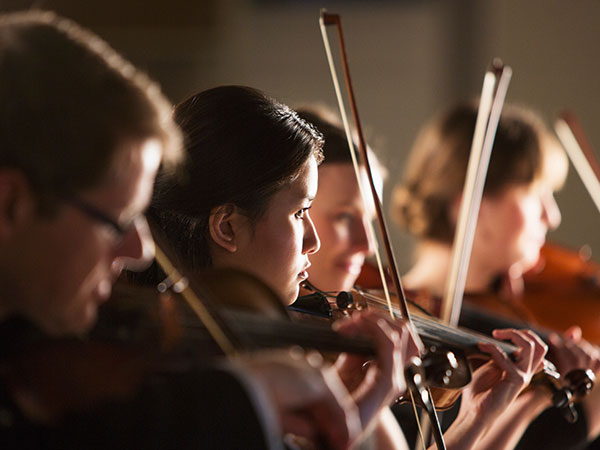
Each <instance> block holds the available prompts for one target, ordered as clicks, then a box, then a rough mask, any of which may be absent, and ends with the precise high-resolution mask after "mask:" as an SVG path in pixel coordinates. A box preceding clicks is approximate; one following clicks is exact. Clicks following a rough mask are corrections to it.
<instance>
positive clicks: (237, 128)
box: [149, 86, 323, 270]
mask: <svg viewBox="0 0 600 450" xmlns="http://www.w3.org/2000/svg"><path fill="white" fill-rule="evenodd" d="M174 117H175V122H176V123H177V124H178V125H179V126H180V127H181V129H182V131H183V134H184V145H185V147H186V149H187V161H186V164H185V165H184V167H183V173H182V174H180V177H179V178H178V179H174V178H173V177H163V176H159V178H158V180H157V183H156V185H155V191H154V196H153V200H152V203H151V206H150V211H149V215H150V218H151V219H153V220H155V221H156V222H157V223H158V225H159V227H160V228H161V229H162V232H163V233H164V234H165V235H166V238H167V240H168V241H169V242H170V244H171V245H172V246H173V247H174V251H175V253H176V257H177V259H178V260H179V263H180V264H183V265H184V266H185V267H187V268H188V269H190V270H195V269H198V268H202V267H207V266H210V265H211V257H210V250H209V239H210V236H209V234H208V221H209V217H210V214H211V211H212V210H213V209H214V208H215V207H218V206H220V205H224V204H232V205H235V206H236V207H238V208H239V209H240V210H241V211H242V212H243V213H244V214H246V215H247V216H248V217H249V218H250V219H251V220H252V221H256V220H257V219H258V218H260V216H261V215H262V214H263V212H264V211H265V209H266V207H267V205H268V203H269V201H270V199H271V197H272V196H273V195H274V194H275V193H276V192H277V191H279V190H280V189H281V188H283V187H284V186H285V185H287V184H288V183H290V182H292V181H293V180H294V179H295V178H296V177H297V176H298V174H299V172H300V171H301V169H302V168H303V166H304V164H305V163H306V162H307V161H308V159H309V158H310V157H315V158H316V160H317V162H318V163H320V162H321V160H322V154H321V148H322V146H323V139H322V136H321V135H320V133H319V132H318V131H317V130H316V129H315V128H314V127H313V126H312V125H311V124H309V123H308V122H306V121H304V120H303V119H301V118H300V117H299V116H298V115H297V114H296V112H294V111H292V110H291V109H290V108H288V107H287V106H285V105H283V104H281V103H279V102H277V101H276V100H274V99H272V98H269V97H267V96H265V95H264V94H263V93H262V92H260V91H258V90H256V89H252V88H249V87H244V86H222V87H217V88H214V89H209V90H207V91H204V92H201V93H199V94H196V95H193V96H191V97H190V98H188V99H187V100H185V101H183V102H182V103H180V104H179V105H177V107H176V108H175V114H174Z"/></svg>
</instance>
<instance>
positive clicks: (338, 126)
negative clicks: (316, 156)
mask: <svg viewBox="0 0 600 450" xmlns="http://www.w3.org/2000/svg"><path fill="white" fill-rule="evenodd" d="M296 112H297V113H298V115H299V116H300V117H302V118H303V119H304V120H306V121H307V122H310V123H311V124H313V125H314V126H315V127H316V128H317V130H319V132H320V133H321V134H322V135H323V139H324V140H325V145H324V146H323V156H324V159H323V164H335V163H348V164H352V157H351V156H350V151H349V149H348V139H347V137H346V133H345V132H344V128H343V126H342V122H341V121H340V120H339V119H338V117H337V116H336V115H335V114H334V113H333V112H331V111H330V110H329V109H328V108H325V107H322V106H302V107H299V108H297V109H296Z"/></svg>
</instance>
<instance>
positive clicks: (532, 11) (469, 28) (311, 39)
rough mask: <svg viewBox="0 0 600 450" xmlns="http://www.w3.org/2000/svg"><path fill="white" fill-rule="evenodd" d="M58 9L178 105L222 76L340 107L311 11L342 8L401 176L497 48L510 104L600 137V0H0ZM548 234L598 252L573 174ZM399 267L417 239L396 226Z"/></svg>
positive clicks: (596, 234)
mask: <svg viewBox="0 0 600 450" xmlns="http://www.w3.org/2000/svg"><path fill="white" fill-rule="evenodd" d="M32 6H36V7H41V8H45V9H53V10H55V11H57V12H59V13H61V14H63V15H66V16H68V17H71V18H73V19H75V20H76V21H78V22H80V23H82V24H84V25H86V26H88V27H89V28H91V29H92V30H94V31H95V32H97V33H98V34H100V35H101V36H103V37H104V38H105V39H106V40H108V41H109V42H110V43H111V44H112V45H113V46H114V47H116V48H117V49H118V50H119V51H120V52H121V53H123V54H124V55H125V56H126V57H128V58H129V59H130V60H132V61H133V62H134V63H135V64H137V65H138V66H140V67H142V68H143V69H144V70H146V71H147V72H148V73H149V74H150V75H151V76H152V77H153V78H155V79H157V80H158V81H159V82H160V83H161V85H162V86H163V89H164V91H165V92H166V94H167V96H168V97H169V98H170V99H171V100H172V101H173V102H178V101H180V100H181V99H183V98H184V97H185V96H186V95H188V94H190V93H192V92H194V91H197V90H201V89H205V88H209V87H213V86H215V85H219V84H229V83H236V84H247V85H251V86H254V87H258V88H260V89H263V90H264V91H266V92H267V93H268V94H271V95H273V96H274V97H276V98H278V99H280V100H282V101H283V102H286V103H289V104H292V105H293V104H297V103H305V102H312V101H320V102H324V103H327V104H330V105H332V106H334V105H335V98H334V96H333V89H332V85H331V80H330V77H329V73H328V69H327V64H326V59H325V54H324V51H323V46H322V43H321V36H320V32H319V28H318V22H317V21H318V16H319V8H320V7H323V6H325V7H327V8H328V9H329V11H330V12H338V13H340V14H341V15H342V19H343V23H344V31H345V34H346V45H347V49H348V52H349V58H350V64H351V70H352V73H353V80H354V84H355V91H356V96H357V100H358V104H359V107H360V111H361V115H362V120H363V125H364V126H365V128H366V130H367V136H368V141H369V142H370V144H371V146H373V147H374V148H375V149H376V151H377V152H378V153H379V154H380V155H381V157H382V160H383V161H384V163H385V164H386V166H387V167H388V169H389V172H390V179H389V182H388V188H387V189H386V192H385V195H384V202H386V201H387V199H388V195H389V190H390V189H389V187H390V186H391V185H392V184H393V183H394V181H395V180H397V179H398V177H399V176H400V173H401V170H402V167H403V164H404V160H405V156H406V154H407V151H408V150H409V148H410V145H411V143H412V140H413V139H414V136H415V134H416V132H417V130H418V128H419V126H420V125H421V124H422V123H423V122H424V121H425V120H426V119H427V118H428V117H430V116H431V115H432V114H433V113H435V112H436V111H438V110H439V109H440V108H442V107H444V106H447V105H448V104H450V103H452V102H454V101H457V100H461V99H465V98H469V97H472V96H475V95H477V94H478V92H479V90H480V88H481V83H482V80H483V73H484V70H485V68H486V66H487V65H488V63H489V62H490V60H491V58H492V57H494V56H498V57H501V58H502V59H503V60H504V61H505V62H506V63H507V64H509V65H510V66H511V67H512V68H513V71H514V75H513V80H512V84H511V87H510V90H509V95H508V100H509V101H513V102H519V103H525V104H527V105H529V106H531V107H533V108H534V109H536V110H538V111H539V112H540V113H541V114H542V115H543V116H544V117H545V119H546V120H547V121H548V122H551V121H552V120H554V118H555V116H556V114H557V113H558V112H559V111H560V110H561V109H563V108H565V107H568V108H570V109H572V110H573V111H574V112H575V113H577V115H578V116H579V118H580V120H581V122H582V123H583V126H584V129H585V130H586V132H587V134H588V136H589V138H590V140H591V142H592V145H595V146H596V147H598V146H600V129H599V128H598V126H597V121H598V119H599V118H600V81H599V74H600V58H599V57H600V51H599V49H598V44H599V43H600V25H599V19H600V2H598V1H597V0H585V1H582V0H572V1H565V0H561V1H559V0H527V1H522V0H498V1H492V0H487V1H486V0H453V1H434V0H424V1H416V0H415V1H391V0H389V1H374V0H364V1H358V0H355V1H336V2H327V1H322V2H318V1H314V0H311V1H301V0H296V1H276V0H270V1H266V0H254V1H250V0H226V1H218V0H204V1H200V0H189V1H187V0H168V1H166V0H165V1H160V0H144V1H127V0H102V1H100V0H89V1H86V0H56V1H53V0H47V1H22V0H0V10H2V11H8V10H13V9H20V8H30V7H32ZM558 201H559V206H560V207H561V209H562V213H563V223H562V225H561V227H560V228H559V229H558V230H557V231H556V232H554V233H552V235H551V238H552V239H554V240H555V241H558V242H562V243H566V244H569V245H571V246H573V247H578V246H580V245H582V244H584V243H589V244H591V246H592V249H596V250H597V253H596V254H595V255H594V257H595V259H598V260H600V215H599V213H598V211H597V210H596V209H595V208H594V206H593V203H592V202H591V200H590V199H589V197H588V195H587V193H586V192H585V191H584V188H583V186H582V184H581V182H580V181H579V179H578V177H577V175H576V174H575V173H574V172H573V171H570V173H569V179H568V181H567V185H566V186H565V188H564V190H563V191H562V192H561V193H559V195H558ZM393 238H394V246H395V249H396V253H397V254H398V259H399V262H400V266H401V269H403V270H404V269H406V268H407V267H408V266H409V264H410V253H411V249H412V240H411V239H410V238H409V237H408V236H406V235H404V234H402V233H399V232H395V233H394V236H393Z"/></svg>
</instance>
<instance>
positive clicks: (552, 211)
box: [542, 191, 561, 230]
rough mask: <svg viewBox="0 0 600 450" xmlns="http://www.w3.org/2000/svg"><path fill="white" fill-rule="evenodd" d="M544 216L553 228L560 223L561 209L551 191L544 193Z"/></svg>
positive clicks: (550, 227) (549, 226)
mask: <svg viewBox="0 0 600 450" xmlns="http://www.w3.org/2000/svg"><path fill="white" fill-rule="evenodd" d="M542 218H543V219H544V221H545V222H546V223H547V224H548V228H549V229H551V230H554V229H555V228H557V227H558V226H559V225H560V221H561V215H560V209H559V207H558V204H557V203H556V199H555V198H554V193H553V192H551V191H550V192H547V193H545V194H543V195H542Z"/></svg>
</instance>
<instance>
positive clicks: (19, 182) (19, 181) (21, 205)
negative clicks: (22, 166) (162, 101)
mask: <svg viewBox="0 0 600 450" xmlns="http://www.w3.org/2000/svg"><path fill="white" fill-rule="evenodd" d="M35 207H36V202H35V198H34V195H33V192H32V190H31V185H30V183H29V180H28V179H27V177H26V176H25V174H23V172H21V171H20V170H18V169H6V168H2V169H0V239H7V238H9V237H10V236H11V235H13V234H14V233H15V232H16V231H17V230H18V228H19V227H20V226H21V224H22V223H23V221H25V220H26V219H27V218H28V217H29V216H30V215H31V214H32V213H33V212H35Z"/></svg>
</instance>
